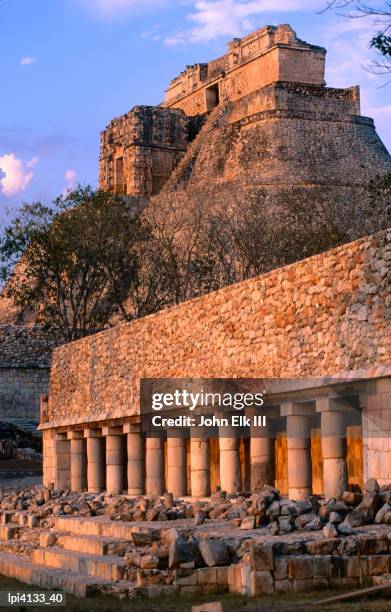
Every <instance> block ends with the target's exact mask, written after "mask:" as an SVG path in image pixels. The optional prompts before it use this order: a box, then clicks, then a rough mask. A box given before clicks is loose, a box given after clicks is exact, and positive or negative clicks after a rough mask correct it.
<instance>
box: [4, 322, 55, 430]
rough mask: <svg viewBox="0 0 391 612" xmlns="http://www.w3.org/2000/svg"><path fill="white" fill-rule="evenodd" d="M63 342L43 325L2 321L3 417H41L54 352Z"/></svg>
mask: <svg viewBox="0 0 391 612" xmlns="http://www.w3.org/2000/svg"><path fill="white" fill-rule="evenodd" d="M59 342H60V340H59V338H58V337H57V336H56V334H54V333H48V332H47V331H45V330H43V329H42V328H41V327H39V326H33V327H27V326H19V325H0V418H1V417H7V418H11V417H18V418H28V419H32V420H35V421H37V422H38V421H39V400H40V395H41V394H43V393H47V392H48V386H49V376H50V359H51V352H52V349H53V347H54V346H56V345H58V344H59Z"/></svg>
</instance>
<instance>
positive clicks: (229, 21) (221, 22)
mask: <svg viewBox="0 0 391 612" xmlns="http://www.w3.org/2000/svg"><path fill="white" fill-rule="evenodd" d="M192 5H193V9H194V10H193V11H192V12H190V13H188V14H187V16H186V19H187V20H188V21H189V22H190V23H192V24H193V25H192V26H191V27H190V28H188V29H185V30H183V31H181V32H178V33H177V34H174V35H172V36H168V37H167V38H166V40H165V44H166V45H167V46H173V45H178V44H183V43H188V42H191V43H203V42H208V41H211V40H215V39H217V38H219V37H221V36H224V37H228V36H231V37H232V36H240V35H243V34H244V33H248V32H250V31H251V30H254V29H256V28H257V27H259V17H260V16H261V15H263V14H265V13H270V14H272V15H273V14H274V13H277V12H280V13H281V12H293V11H301V10H310V11H313V12H315V11H316V10H317V9H319V8H321V7H322V6H323V5H324V0H279V1H278V2H276V0H245V1H240V2H238V1H236V0H193V2H192Z"/></svg>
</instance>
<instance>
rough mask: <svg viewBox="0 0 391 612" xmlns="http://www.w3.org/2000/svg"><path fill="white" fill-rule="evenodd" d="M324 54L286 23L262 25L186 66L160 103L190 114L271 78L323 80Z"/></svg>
mask: <svg viewBox="0 0 391 612" xmlns="http://www.w3.org/2000/svg"><path fill="white" fill-rule="evenodd" d="M325 55H326V51H325V49H323V48H321V47H317V46H315V45H310V44H308V43H306V42H304V41H302V40H300V39H299V38H297V36H296V33H295V32H294V31H293V30H292V28H291V27H290V26H289V25H281V26H277V27H274V26H266V27H265V28H261V29H260V30H256V31H255V32H252V33H251V34H249V35H248V36H245V37H244V38H241V39H239V38H236V39H234V40H233V41H231V42H230V43H229V44H228V52H227V54H226V55H224V56H222V57H220V58H217V59H216V60H212V61H211V62H209V63H208V64H195V65H193V66H188V67H187V68H186V70H184V71H183V72H182V73H181V74H180V75H179V76H178V77H176V78H175V79H173V80H172V81H171V83H170V85H169V87H168V88H167V90H166V96H165V99H164V103H163V105H164V106H167V107H170V108H180V109H182V110H183V111H184V112H185V113H186V114H187V115H190V116H191V115H196V114H200V113H205V112H206V111H209V110H211V108H212V107H213V106H214V105H217V104H218V102H219V100H225V101H226V100H231V101H233V100H238V99H240V98H241V97H242V96H245V95H247V94H248V93H250V92H252V91H255V90H256V89H259V88H260V87H263V86H265V85H267V84H268V83H273V82H276V81H292V82H299V83H314V84H318V85H324V69H325ZM211 88H212V89H211Z"/></svg>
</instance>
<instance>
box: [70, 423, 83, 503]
mask: <svg viewBox="0 0 391 612" xmlns="http://www.w3.org/2000/svg"><path fill="white" fill-rule="evenodd" d="M83 433H84V432H83V431H69V432H68V440H70V441H71V490H72V491H75V492H77V491H84V490H85V489H87V453H86V443H85V440H84V435H83Z"/></svg>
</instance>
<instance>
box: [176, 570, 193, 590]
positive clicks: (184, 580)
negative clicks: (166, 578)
mask: <svg viewBox="0 0 391 612" xmlns="http://www.w3.org/2000/svg"><path fill="white" fill-rule="evenodd" d="M197 574H198V572H193V571H189V570H175V571H174V584H176V585H178V586H181V587H182V586H194V585H196V584H198V580H197Z"/></svg>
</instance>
